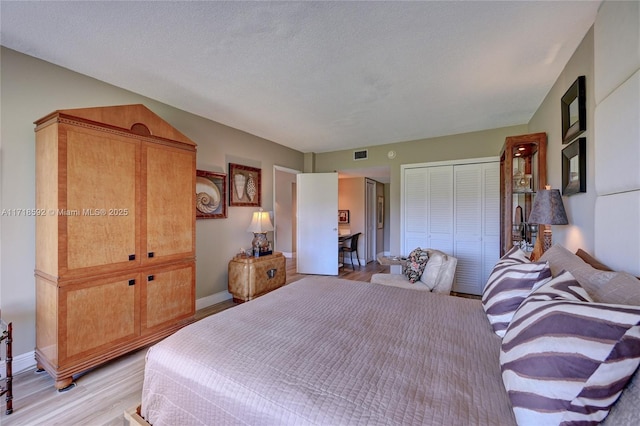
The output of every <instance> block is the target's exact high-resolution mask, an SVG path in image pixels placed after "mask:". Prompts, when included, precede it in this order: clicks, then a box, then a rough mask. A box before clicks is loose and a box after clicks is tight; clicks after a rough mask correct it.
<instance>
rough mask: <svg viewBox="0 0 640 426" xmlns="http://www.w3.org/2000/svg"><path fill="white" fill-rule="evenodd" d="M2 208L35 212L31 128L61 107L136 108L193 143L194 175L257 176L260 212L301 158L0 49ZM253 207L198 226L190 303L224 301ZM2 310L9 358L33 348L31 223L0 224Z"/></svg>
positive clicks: (6, 218)
mask: <svg viewBox="0 0 640 426" xmlns="http://www.w3.org/2000/svg"><path fill="white" fill-rule="evenodd" d="M0 57H1V61H0V67H1V68H0V79H1V80H0V85H1V87H0V89H1V93H2V97H1V122H2V129H1V140H2V146H1V151H0V154H1V158H0V161H1V171H0V176H1V183H0V186H1V193H0V194H1V199H0V203H1V206H0V207H1V208H2V209H33V208H35V133H34V125H33V122H34V121H35V120H37V119H39V118H41V117H43V116H45V115H47V114H49V113H50V112H52V111H55V110H57V109H67V108H82V107H91V106H105V105H123V104H138V103H142V104H144V105H145V106H147V107H148V108H149V109H150V110H152V111H153V112H154V113H156V114H158V115H159V116H160V117H162V118H163V119H164V120H166V121H167V122H168V123H170V124H171V125H172V126H174V127H175V128H176V129H178V130H179V131H180V132H182V133H183V134H184V135H186V136H187V137H189V138H190V139H191V140H193V141H194V142H196V143H197V144H198V151H197V168H198V169H201V170H208V171H214V172H224V173H228V170H227V167H228V166H227V164H228V163H229V162H235V163H240V164H244V165H248V166H253V167H259V168H261V169H262V207H263V208H264V209H265V210H268V211H270V210H273V205H272V204H273V165H274V164H275V163H277V164H278V165H281V166H284V167H288V168H291V169H296V170H302V168H303V167H304V154H302V153H300V152H298V151H295V150H292V149H289V148H286V147H284V146H282V145H278V144H276V143H273V142H270V141H268V140H265V139H262V138H259V137H256V136H253V135H250V134H248V133H245V132H241V131H239V130H237V129H233V128H231V127H228V126H224V125H222V124H220V123H216V122H213V121H210V120H207V119H204V118H202V117H199V116H196V115H193V114H189V113H187V112H185V111H181V110H179V109H176V108H173V107H171V106H169V105H166V104H162V103H160V102H157V101H154V100H152V99H149V98H145V97H143V96H140V95H138V94H136V93H133V92H130V91H127V90H124V89H121V88H118V87H115V86H112V85H109V84H106V83H104V82H101V81H98V80H95V79H93V78H90V77H87V76H84V75H82V74H78V73H75V72H72V71H69V70H67V69H64V68H61V67H58V66H56V65H53V64H50V63H47V62H44V61H41V60H39V59H35V58H33V57H30V56H27V55H24V54H21V53H18V52H15V51H13V50H10V49H6V48H4V47H2V48H1V50H0ZM256 210H257V208H251V207H229V208H228V218H227V219H207V220H197V221H196V258H197V262H196V265H197V276H196V297H197V298H198V301H199V302H200V301H203V303H205V305H206V304H209V303H215V302H216V301H217V297H225V298H226V297H228V293H227V292H226V290H227V265H228V262H229V260H230V259H231V258H232V257H233V255H234V254H236V253H237V252H238V250H239V249H240V247H249V246H250V244H251V240H252V234H251V233H249V232H247V231H246V229H247V227H248V226H249V222H250V220H251V215H252V213H253V212H254V211H256ZM0 221H1V222H0V223H1V225H0V230H1V233H2V234H1V238H0V240H1V241H0V247H1V248H0V250H1V251H2V258H1V260H0V266H1V272H0V297H1V299H0V309H2V317H3V319H6V320H7V321H12V322H13V326H14V332H15V336H16V337H15V339H14V342H13V351H14V354H17V355H19V354H24V353H27V352H30V351H32V350H33V348H34V347H35V283H34V276H33V271H34V264H35V219H34V218H33V217H28V216H24V215H22V216H15V215H3V216H2V217H0Z"/></svg>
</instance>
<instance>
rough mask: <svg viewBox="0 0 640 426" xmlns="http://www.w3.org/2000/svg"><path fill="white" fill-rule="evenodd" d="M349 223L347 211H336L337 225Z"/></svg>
mask: <svg viewBox="0 0 640 426" xmlns="http://www.w3.org/2000/svg"><path fill="white" fill-rule="evenodd" d="M347 223H349V210H338V224H339V225H345V224H347Z"/></svg>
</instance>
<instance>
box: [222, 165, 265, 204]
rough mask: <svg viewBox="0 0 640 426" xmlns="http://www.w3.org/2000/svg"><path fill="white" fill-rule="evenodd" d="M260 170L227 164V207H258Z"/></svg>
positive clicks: (260, 191) (259, 200) (259, 202)
mask: <svg viewBox="0 0 640 426" xmlns="http://www.w3.org/2000/svg"><path fill="white" fill-rule="evenodd" d="M261 176H262V170H261V169H257V168H255V167H249V166H243V165H241V164H234V163H229V205H230V206H250V207H260V205H261V204H262V202H261V196H262V190H261V186H260V185H261V180H262V178H261Z"/></svg>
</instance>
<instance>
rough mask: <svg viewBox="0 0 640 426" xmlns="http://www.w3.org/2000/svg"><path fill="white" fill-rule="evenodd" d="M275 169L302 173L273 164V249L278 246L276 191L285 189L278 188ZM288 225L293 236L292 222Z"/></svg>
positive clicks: (290, 172)
mask: <svg viewBox="0 0 640 426" xmlns="http://www.w3.org/2000/svg"><path fill="white" fill-rule="evenodd" d="M277 171H278V172H283V173H288V174H292V175H297V174H299V173H302V170H296V169H291V168H289V167H284V166H278V165H276V164H274V165H273V173H272V176H273V204H272V206H273V229H274V231H273V247H274V249H275V247H278V215H277V212H276V206H277V203H276V201H277V199H278V197H277V193H278V190H280V191H284V190H285V188H278V185H277V181H276V172H277ZM286 190H290V188H286ZM292 219H293V220H294V221H295V220H296V217H295V215H292ZM279 225H280V226H281V227H282V226H283V224H282V223H280V224H279ZM288 226H289V227H291V229H292V232H291V233H292V235H293V237H294V238H295V234H294V233H293V229H294V224H293V223H288ZM294 256H295V252H292V253H291V256H288V255H287V256H285V257H294Z"/></svg>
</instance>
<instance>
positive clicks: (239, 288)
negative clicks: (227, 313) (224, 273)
mask: <svg viewBox="0 0 640 426" xmlns="http://www.w3.org/2000/svg"><path fill="white" fill-rule="evenodd" d="M286 281H287V266H286V261H285V258H284V256H283V255H282V253H274V254H270V255H267V256H261V257H251V256H244V255H237V256H236V257H234V258H233V259H231V261H230V262H229V283H228V287H229V293H231V294H232V295H233V301H234V302H236V303H242V302H246V301H249V300H252V299H255V298H256V297H259V296H262V295H263V294H266V293H268V292H270V291H272V290H275V289H277V288H279V287H282V286H283V285H284V284H285V282H286Z"/></svg>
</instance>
